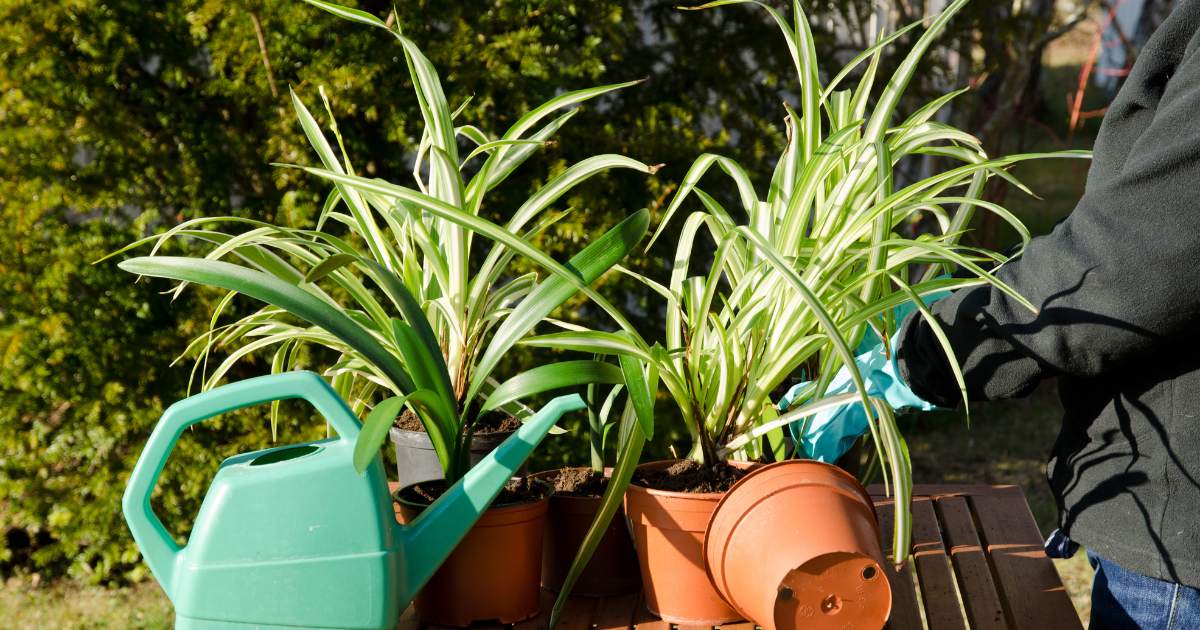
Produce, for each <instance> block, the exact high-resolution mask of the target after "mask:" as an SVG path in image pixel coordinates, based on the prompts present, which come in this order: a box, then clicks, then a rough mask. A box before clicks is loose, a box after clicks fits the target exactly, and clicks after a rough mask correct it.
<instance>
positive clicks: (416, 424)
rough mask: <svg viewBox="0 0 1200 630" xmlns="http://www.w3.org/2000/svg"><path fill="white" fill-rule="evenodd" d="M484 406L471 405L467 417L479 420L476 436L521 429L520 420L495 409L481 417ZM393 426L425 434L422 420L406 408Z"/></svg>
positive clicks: (476, 424)
mask: <svg viewBox="0 0 1200 630" xmlns="http://www.w3.org/2000/svg"><path fill="white" fill-rule="evenodd" d="M482 406H483V405H482V404H480V403H479V402H478V401H476V402H473V403H471V409H470V410H469V413H468V415H467V417H468V418H478V419H477V420H475V435H483V434H486V433H504V432H506V431H516V430H517V429H520V428H521V421H520V420H518V419H516V418H514V417H512V416H510V415H508V414H507V413H505V412H504V411H501V410H499V409H493V410H491V411H489V412H487V413H485V414H483V416H482V417H480V416H479V408H480V407H482ZM392 426H394V427H396V428H397V429H402V430H404V431H416V432H417V433H425V425H423V424H421V418H420V417H418V416H417V414H415V413H413V410H412V409H407V408H406V409H405V410H404V413H402V414H400V417H399V418H396V421H395V422H394V423H392Z"/></svg>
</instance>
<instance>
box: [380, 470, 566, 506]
mask: <svg viewBox="0 0 1200 630" xmlns="http://www.w3.org/2000/svg"><path fill="white" fill-rule="evenodd" d="M443 494H446V482H445V481H442V480H440V479H439V480H436V481H426V482H423V483H418V484H416V485H414V486H409V487H407V488H405V489H404V490H403V491H402V492H401V494H400V498H401V499H404V500H405V501H408V502H409V503H415V504H417V505H429V504H431V503H433V502H434V501H436V500H437V499H438V497H440V496H442V495H443ZM550 494H551V490H550V489H549V488H547V487H546V486H544V485H542V484H540V483H537V481H535V480H534V479H532V478H530V477H525V478H523V479H514V480H512V481H510V482H508V483H507V484H506V485H505V486H504V489H503V490H501V491H500V494H499V495H498V496H497V497H496V499H495V500H494V501H492V506H493V507H495V506H498V505H513V504H517V503H533V502H534V501H539V500H541V499H544V498H546V497H547V496H549V495H550Z"/></svg>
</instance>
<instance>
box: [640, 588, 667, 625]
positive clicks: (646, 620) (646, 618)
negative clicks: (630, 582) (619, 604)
mask: <svg viewBox="0 0 1200 630" xmlns="http://www.w3.org/2000/svg"><path fill="white" fill-rule="evenodd" d="M640 599H641V601H639V602H638V605H637V612H636V613H634V616H633V627H634V628H636V630H671V624H670V623H668V622H666V621H663V620H662V619H659V618H658V617H657V616H656V615H654V614H653V613H651V612H650V609H648V608H646V598H645V596H642V597H641V598H640Z"/></svg>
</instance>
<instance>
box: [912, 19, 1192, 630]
mask: <svg viewBox="0 0 1200 630" xmlns="http://www.w3.org/2000/svg"><path fill="white" fill-rule="evenodd" d="M1198 48H1200V0H1184V2H1183V3H1182V4H1180V5H1179V6H1178V7H1177V8H1176V9H1175V10H1174V12H1173V13H1172V14H1171V15H1170V17H1169V18H1168V19H1167V20H1166V21H1165V22H1164V23H1163V24H1162V26H1161V27H1160V28H1159V29H1158V31H1157V32H1156V33H1155V34H1154V36H1153V37H1152V38H1151V39H1150V41H1149V42H1148V43H1147V45H1146V47H1145V48H1144V49H1143V50H1142V52H1141V53H1140V55H1139V56H1138V59H1137V62H1136V63H1135V64H1134V66H1133V68H1132V69H1131V71H1130V74H1129V76H1128V79H1127V81H1126V83H1125V85H1124V86H1123V87H1122V88H1121V91H1120V92H1119V93H1118V95H1117V97H1116V99H1115V100H1114V101H1113V103H1112V105H1111V106H1110V107H1109V108H1108V112H1107V113H1106V115H1105V117H1104V122H1103V125H1102V126H1101V128H1100V133H1099V135H1098V136H1097V138H1096V144H1095V150H1094V157H1093V162H1092V166H1091V171H1090V172H1089V173H1088V180H1087V189H1086V192H1085V194H1084V196H1083V198H1082V199H1080V201H1079V204H1078V206H1077V207H1076V208H1075V210H1074V212H1073V213H1072V214H1071V215H1070V216H1069V217H1068V218H1066V219H1065V220H1064V221H1062V222H1061V223H1060V224H1059V225H1057V226H1056V227H1055V228H1054V230H1053V231H1052V232H1051V233H1050V234H1049V235H1047V236H1043V237H1039V238H1036V239H1034V240H1033V242H1032V243H1030V244H1029V245H1028V246H1027V247H1026V248H1025V249H1024V251H1023V252H1022V253H1021V254H1020V255H1019V256H1017V257H1016V258H1014V259H1013V260H1011V261H1010V262H1008V263H1006V264H1004V265H1002V266H1001V267H1000V268H998V269H997V270H996V272H995V274H996V276H997V277H998V278H999V279H1000V280H1002V281H1004V282H1005V283H1007V284H1008V285H1009V286H1011V287H1013V288H1014V289H1016V291H1017V292H1018V293H1020V294H1021V295H1023V296H1024V297H1025V298H1027V299H1028V300H1029V301H1030V302H1031V303H1033V304H1034V305H1035V306H1037V307H1038V312H1037V313H1033V312H1031V311H1029V310H1028V309H1026V308H1025V307H1023V306H1021V305H1019V304H1017V303H1016V302H1015V301H1014V300H1012V299H1011V298H1009V297H1008V296H1007V295H1005V294H1004V293H1003V292H1001V291H999V290H996V289H994V288H992V287H990V286H982V287H976V288H971V289H963V290H960V291H957V292H955V293H954V294H952V295H951V296H949V297H946V298H944V299H941V300H939V301H937V302H934V303H933V304H932V305H931V310H932V312H933V314H934V316H935V317H936V319H937V321H938V323H939V324H940V325H941V327H942V329H943V330H944V331H945V332H946V334H947V336H948V337H949V340H950V345H951V347H952V348H953V349H954V353H955V356H956V357H957V359H958V360H959V362H960V365H961V366H962V371H963V376H964V377H965V380H966V385H967V395H968V397H969V398H970V400H980V401H983V400H997V399H1002V398H1014V397H1021V396H1026V395H1028V394H1029V393H1030V392H1032V391H1033V390H1034V389H1035V388H1036V387H1037V385H1038V383H1039V382H1040V381H1042V380H1044V379H1048V378H1058V388H1059V392H1060V395H1061V398H1062V403H1063V407H1064V409H1065V412H1066V413H1065V416H1064V418H1063V423H1062V430H1061V433H1060V435H1059V437H1058V441H1057V442H1056V443H1055V445H1054V448H1053V451H1052V454H1051V457H1050V461H1049V463H1048V465H1047V478H1048V479H1049V482H1050V485H1051V487H1052V489H1053V492H1054V496H1055V498H1056V500H1057V502H1058V508H1059V523H1058V524H1059V532H1056V535H1055V536H1054V537H1053V538H1052V540H1051V541H1050V543H1049V544H1047V551H1048V553H1052V552H1053V551H1054V550H1066V551H1067V552H1068V553H1073V549H1074V548H1076V547H1077V546H1078V545H1077V543H1078V544H1082V545H1084V546H1086V547H1087V548H1088V553H1089V560H1090V561H1091V563H1092V565H1093V566H1094V567H1095V568H1096V579H1095V582H1094V584H1093V594H1092V621H1091V627H1092V628H1093V629H1096V628H1102V629H1109V628H1172V629H1178V628H1200V592H1198V591H1197V589H1198V588H1200V54H1198V52H1197V49H1198ZM896 365H897V367H898V371H899V374H900V377H901V379H902V380H903V381H904V383H905V384H907V385H908V387H909V388H910V389H911V390H912V392H913V393H915V394H916V395H917V396H918V397H920V398H921V399H923V400H924V401H928V402H929V403H933V404H936V405H939V406H943V407H954V406H956V404H957V403H958V402H959V401H961V396H962V395H961V392H960V390H959V387H958V384H957V382H956V380H955V378H954V375H953V372H952V371H951V367H950V363H949V360H948V359H947V357H946V355H945V352H944V350H943V349H942V346H941V344H940V343H939V342H938V340H937V338H936V337H935V336H934V334H933V329H932V327H931V326H930V325H929V323H928V322H927V321H925V319H924V318H923V317H921V316H920V315H919V314H918V313H914V314H912V315H910V316H909V317H907V318H906V319H905V321H904V323H903V326H902V327H901V328H900V331H899V335H898V349H897V353H896Z"/></svg>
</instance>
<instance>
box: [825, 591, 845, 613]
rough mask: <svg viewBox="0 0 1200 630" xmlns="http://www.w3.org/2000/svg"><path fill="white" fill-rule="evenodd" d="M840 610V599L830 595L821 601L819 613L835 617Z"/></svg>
mask: <svg viewBox="0 0 1200 630" xmlns="http://www.w3.org/2000/svg"><path fill="white" fill-rule="evenodd" d="M841 610H842V598H841V597H838V596H837V595H830V596H829V597H826V598H825V599H823V600H821V612H823V613H825V614H826V615H836V614H838V613H839V612H841Z"/></svg>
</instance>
